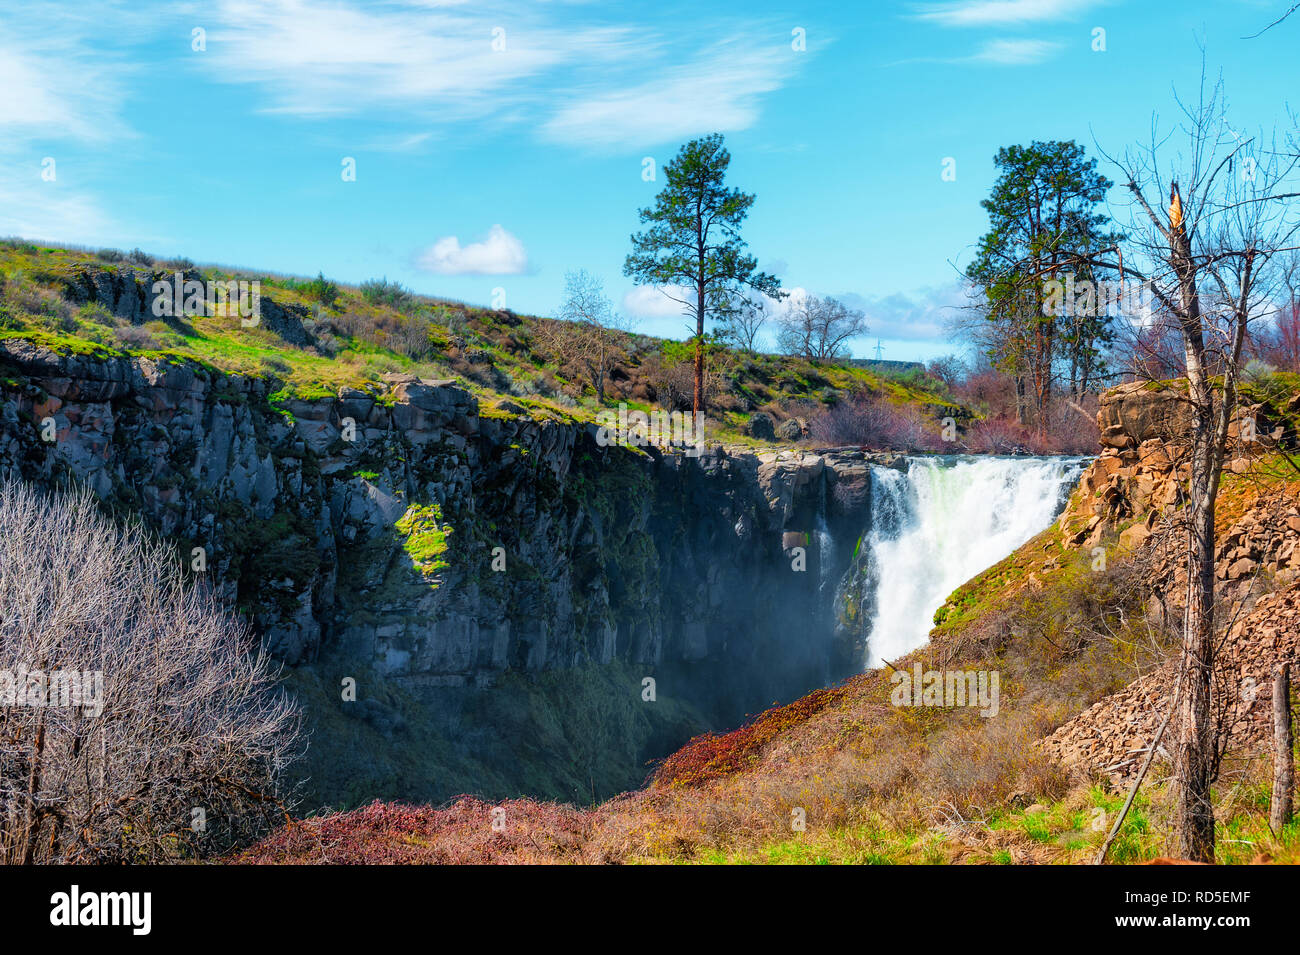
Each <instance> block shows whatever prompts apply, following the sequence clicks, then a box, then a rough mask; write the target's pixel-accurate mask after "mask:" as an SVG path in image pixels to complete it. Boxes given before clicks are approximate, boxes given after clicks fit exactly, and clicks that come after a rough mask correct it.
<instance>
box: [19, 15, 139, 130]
mask: <svg viewBox="0 0 1300 955" xmlns="http://www.w3.org/2000/svg"><path fill="white" fill-rule="evenodd" d="M30 12H31V14H32V15H31V16H27V14H26V12H25V13H24V15H23V16H21V17H18V16H12V17H9V18H8V20H7V22H5V23H4V29H3V32H0V89H2V90H4V95H3V96H0V140H3V145H5V146H12V145H14V144H15V143H21V142H23V141H26V140H30V139H42V140H54V141H59V140H82V141H88V142H102V141H104V140H107V139H110V138H114V137H116V136H120V135H121V134H122V133H123V132H124V129H125V127H124V126H123V125H122V123H121V121H120V119H119V117H118V112H119V104H120V103H121V101H122V99H123V92H122V88H123V78H124V76H125V74H126V72H127V67H125V66H124V65H123V64H122V63H121V61H120V60H118V59H117V58H116V57H114V56H113V55H112V54H111V53H110V52H108V50H107V49H106V43H105V40H104V39H103V38H102V36H100V35H98V34H92V33H90V32H88V31H89V30H90V26H89V25H88V24H87V23H86V22H85V20H84V19H83V18H80V17H77V16H74V15H73V14H72V13H70V12H68V11H64V10H60V9H58V8H44V9H42V8H34V9H33V10H32V11H30Z"/></svg>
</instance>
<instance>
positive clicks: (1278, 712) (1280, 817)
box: [1268, 663, 1295, 835]
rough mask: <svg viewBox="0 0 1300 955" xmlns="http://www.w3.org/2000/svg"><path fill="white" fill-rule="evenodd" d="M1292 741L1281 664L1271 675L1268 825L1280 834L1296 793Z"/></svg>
mask: <svg viewBox="0 0 1300 955" xmlns="http://www.w3.org/2000/svg"><path fill="white" fill-rule="evenodd" d="M1294 753H1295V738H1294V736H1293V735H1292V732H1291V672H1290V668H1289V667H1288V666H1287V664H1286V663H1283V664H1281V665H1280V666H1279V667H1278V669H1277V673H1276V674H1274V676H1273V801H1272V804H1271V805H1270V807H1269V813H1268V824H1269V828H1271V829H1272V830H1273V832H1274V833H1276V834H1278V835H1281V833H1282V827H1283V826H1285V825H1286V824H1287V823H1288V822H1290V821H1291V808H1292V802H1293V799H1294V791H1295V755H1294Z"/></svg>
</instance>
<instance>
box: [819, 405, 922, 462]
mask: <svg viewBox="0 0 1300 955" xmlns="http://www.w3.org/2000/svg"><path fill="white" fill-rule="evenodd" d="M808 435H809V437H810V438H812V440H813V441H815V442H817V443H818V444H819V445H823V446H829V447H840V446H844V445H856V446H859V447H870V448H880V449H889V450H894V451H919V450H929V449H934V448H937V447H939V446H940V445H941V442H940V441H939V440H938V439H937V436H936V435H935V434H934V433H933V431H932V426H931V424H930V423H929V422H928V421H927V419H926V417H925V415H923V414H922V413H921V411H920V409H918V408H917V407H916V406H915V405H894V404H891V403H890V402H889V401H888V400H886V399H885V398H882V397H880V396H878V395H873V394H869V393H866V392H862V393H859V394H858V395H855V396H854V397H853V398H852V399H851V400H849V401H841V402H839V403H837V404H836V405H834V406H833V407H831V408H827V409H826V410H825V411H823V412H822V413H821V414H819V415H817V416H816V417H814V418H813V419H812V420H810V421H809V422H808Z"/></svg>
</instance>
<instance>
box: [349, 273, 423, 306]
mask: <svg viewBox="0 0 1300 955" xmlns="http://www.w3.org/2000/svg"><path fill="white" fill-rule="evenodd" d="M361 297H362V298H364V299H365V300H366V301H367V302H369V303H371V304H372V305H389V306H391V307H393V308H408V307H410V306H411V305H413V304H414V303H415V294H414V293H413V292H411V290H410V289H408V288H406V287H405V286H404V285H402V283H401V282H390V281H388V278H387V277H384V278H382V279H367V280H366V281H364V282H362V283H361Z"/></svg>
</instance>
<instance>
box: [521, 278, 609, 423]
mask: <svg viewBox="0 0 1300 955" xmlns="http://www.w3.org/2000/svg"><path fill="white" fill-rule="evenodd" d="M627 327H628V323H627V320H626V319H625V318H623V317H622V316H621V315H619V314H618V313H617V312H616V311H615V310H614V306H613V303H611V302H610V300H609V299H608V298H607V297H606V296H605V287H604V285H603V284H602V283H601V281H600V279H598V278H597V277H596V276H594V275H592V274H591V273H590V272H588V271H587V270H586V269H579V270H578V271H576V272H569V273H567V274H566V275H565V277H564V301H563V302H562V303H561V304H560V311H559V320H558V321H543V322H542V323H541V324H540V325H539V326H538V329H537V332H536V338H537V341H538V344H539V345H541V347H542V348H543V349H544V350H545V351H547V352H550V353H551V354H552V355H553V356H554V357H555V359H556V361H557V362H558V363H559V364H560V365H561V367H564V368H566V369H568V370H570V373H575V372H576V374H578V375H581V376H583V377H584V378H585V379H586V381H587V383H588V384H589V385H591V388H592V390H593V391H595V392H596V397H597V398H598V399H600V400H601V401H604V400H605V382H606V380H607V379H608V378H609V373H610V371H611V370H612V369H613V367H614V365H615V364H617V363H618V360H619V358H620V357H621V356H622V354H623V351H624V349H623V342H624V339H625V337H626V334H627Z"/></svg>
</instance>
